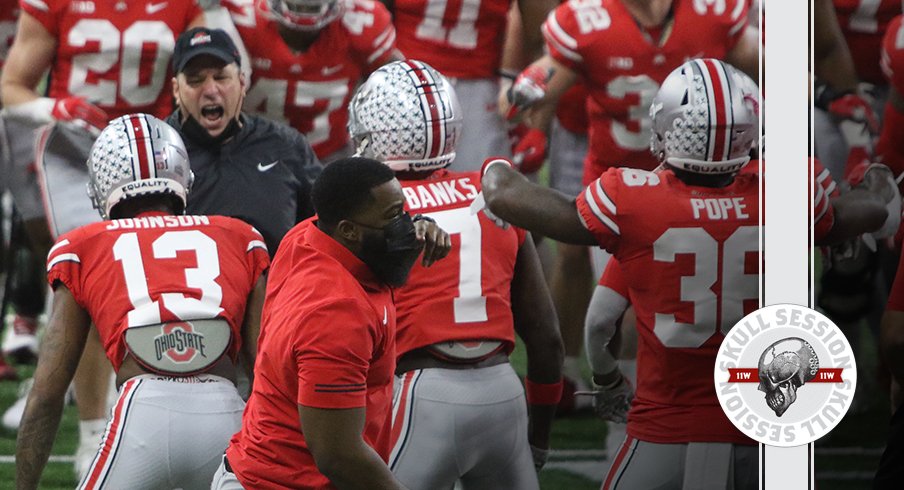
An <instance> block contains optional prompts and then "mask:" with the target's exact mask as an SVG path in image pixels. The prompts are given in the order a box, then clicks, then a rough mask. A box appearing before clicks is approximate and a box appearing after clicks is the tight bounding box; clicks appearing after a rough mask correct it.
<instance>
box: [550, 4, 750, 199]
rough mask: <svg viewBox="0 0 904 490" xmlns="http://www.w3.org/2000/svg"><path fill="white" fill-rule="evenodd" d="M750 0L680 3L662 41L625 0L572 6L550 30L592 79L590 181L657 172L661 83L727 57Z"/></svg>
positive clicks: (556, 47) (553, 44) (569, 62)
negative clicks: (653, 108) (611, 171)
mask: <svg viewBox="0 0 904 490" xmlns="http://www.w3.org/2000/svg"><path fill="white" fill-rule="evenodd" d="M747 3H748V2H747V0H732V1H719V2H699V1H694V0H674V1H673V5H672V8H673V11H674V17H673V21H672V23H671V26H670V27H667V28H666V29H663V34H662V38H661V40H660V41H659V42H654V41H653V40H652V38H651V37H650V35H648V34H647V33H646V32H645V31H644V30H642V29H641V28H640V27H638V24H637V23H636V22H635V20H634V18H633V17H632V16H631V14H630V13H629V12H628V10H627V9H626V8H625V6H624V5H623V4H622V2H621V0H570V1H568V2H567V3H563V4H562V5H559V6H558V7H557V8H556V10H555V11H553V12H551V13H550V14H549V17H548V18H547V20H546V22H545V23H544V24H543V35H544V36H545V37H546V45H547V47H548V49H549V54H550V55H551V56H552V57H553V58H555V59H556V61H559V62H560V63H562V64H564V65H565V66H568V67H569V68H571V69H572V70H574V71H576V72H577V73H579V74H580V75H582V76H583V77H584V80H585V81H586V83H587V91H588V94H589V97H588V101H587V110H588V114H589V118H590V151H589V152H588V154H587V159H586V160H585V165H584V183H585V184H587V183H590V182H591V181H593V179H595V178H597V177H599V176H600V175H601V174H602V173H603V172H604V171H605V170H606V169H607V168H609V167H614V166H625V167H633V168H643V169H648V170H651V169H653V168H655V167H656V165H658V162H656V159H655V158H654V157H653V155H651V154H650V135H651V127H652V121H651V119H650V104H651V103H652V101H653V97H654V96H655V95H656V92H657V90H659V84H660V83H662V81H663V80H664V79H665V77H666V76H668V74H669V73H671V71H672V70H673V69H675V68H676V67H677V66H679V65H681V63H683V62H684V61H685V60H687V59H688V58H701V57H707V58H719V59H722V58H725V55H726V53H728V52H729V51H730V50H731V49H732V48H733V47H734V45H735V44H736V43H737V41H738V39H739V38H740V36H741V34H742V33H743V32H744V28H745V27H746V25H747Z"/></svg>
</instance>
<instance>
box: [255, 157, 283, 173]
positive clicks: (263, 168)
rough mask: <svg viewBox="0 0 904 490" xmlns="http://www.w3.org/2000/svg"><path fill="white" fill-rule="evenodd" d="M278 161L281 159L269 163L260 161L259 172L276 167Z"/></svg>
mask: <svg viewBox="0 0 904 490" xmlns="http://www.w3.org/2000/svg"><path fill="white" fill-rule="evenodd" d="M277 163H279V160H275V161H274V162H273V163H268V164H267V165H264V164H263V163H258V164H257V171H258V172H266V171H267V170H270V169H271V168H273V167H275V166H276V164H277Z"/></svg>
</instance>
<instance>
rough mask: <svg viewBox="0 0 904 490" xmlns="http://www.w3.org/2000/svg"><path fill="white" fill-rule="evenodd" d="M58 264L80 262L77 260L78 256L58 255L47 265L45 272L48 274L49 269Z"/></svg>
mask: <svg viewBox="0 0 904 490" xmlns="http://www.w3.org/2000/svg"><path fill="white" fill-rule="evenodd" d="M60 262H75V263H77V264H80V263H81V262H82V261H81V260H79V258H78V255H75V254H60V255H57V256H56V257H54V258H52V259H51V260H50V262H48V263H47V272H50V269H53V266H55V265H57V264H59V263H60Z"/></svg>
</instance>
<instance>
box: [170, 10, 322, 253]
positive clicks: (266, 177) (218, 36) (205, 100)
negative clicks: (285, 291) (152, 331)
mask: <svg viewBox="0 0 904 490" xmlns="http://www.w3.org/2000/svg"><path fill="white" fill-rule="evenodd" d="M239 64H240V58H239V52H238V50H237V49H236V47H235V44H233V42H232V40H231V39H230V38H229V36H228V35H227V34H226V32H225V31H222V30H219V29H206V28H202V27H199V28H194V29H191V30H188V31H186V32H184V33H182V35H181V36H179V39H177V40H176V46H175V50H174V52H173V72H174V73H175V76H174V78H173V81H172V84H173V97H174V98H175V101H176V105H177V106H178V108H177V109H176V111H175V112H174V113H173V114H172V115H170V117H169V118H167V122H168V123H169V124H170V125H171V126H173V127H174V128H176V130H178V131H179V133H181V135H182V139H183V140H184V141H185V147H186V148H187V149H188V155H189V160H190V162H191V169H192V171H193V172H194V173H195V183H194V186H193V188H192V192H191V194H190V197H189V199H188V206H187V209H186V212H187V213H190V214H192V213H193V214H220V215H226V216H233V217H236V218H240V219H243V220H245V221H247V222H248V223H250V224H252V225H254V227H255V228H257V229H258V231H260V232H261V234H262V235H263V236H264V240H265V241H266V243H267V248H268V249H269V251H270V255H271V256H272V255H274V254H275V253H276V248H277V246H278V245H279V242H280V240H282V237H283V235H285V234H286V232H287V231H289V229H290V228H292V226H294V225H295V223H297V222H299V221H301V220H303V219H304V218H307V217H309V216H311V215H313V214H314V211H313V208H312V206H311V201H310V191H311V185H312V183H313V182H314V179H315V178H316V177H317V175H319V174H320V170H321V168H322V167H321V165H320V162H319V161H318V160H317V157H316V156H315V155H314V152H313V151H312V150H311V147H310V145H309V144H308V142H307V140H306V139H305V137H304V136H303V135H302V134H301V133H299V132H298V131H296V130H294V129H292V128H290V127H289V126H286V125H284V124H281V123H278V122H274V121H271V120H269V119H265V118H262V117H260V116H256V115H251V114H245V113H242V112H241V107H242V101H243V100H244V98H245V89H246V85H245V83H246V82H245V79H244V76H243V75H242V73H241V70H240V68H239Z"/></svg>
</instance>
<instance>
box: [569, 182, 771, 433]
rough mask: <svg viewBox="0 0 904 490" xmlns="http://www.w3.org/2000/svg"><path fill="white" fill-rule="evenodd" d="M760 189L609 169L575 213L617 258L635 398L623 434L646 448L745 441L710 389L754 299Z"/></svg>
mask: <svg viewBox="0 0 904 490" xmlns="http://www.w3.org/2000/svg"><path fill="white" fill-rule="evenodd" d="M758 192H759V183H758V176H757V175H754V174H750V173H741V174H738V175H737V176H735V180H734V182H733V183H732V184H731V185H729V186H727V187H723V188H709V187H697V186H689V185H686V184H684V183H683V182H681V181H680V180H679V179H678V178H677V177H676V176H675V174H674V173H672V172H671V171H663V172H660V173H653V172H647V171H642V170H634V169H624V168H618V169H610V170H608V171H606V173H605V174H603V176H602V177H600V178H599V179H597V180H596V181H595V182H593V183H592V184H590V186H588V187H587V188H586V189H585V190H584V192H583V193H581V194H580V195H579V196H578V197H577V207H578V213H579V214H580V217H581V220H582V221H583V223H584V225H585V226H586V227H587V229H588V230H589V231H590V232H591V233H592V234H593V236H594V237H596V239H597V240H598V242H599V244H600V245H601V246H602V247H603V248H605V249H606V250H608V251H609V252H611V253H612V254H613V255H614V256H615V258H616V259H618V262H619V265H620V266H621V271H622V273H623V275H624V277H625V280H626V281H627V284H628V287H629V288H630V298H629V299H630V301H631V303H632V304H633V306H634V310H635V312H636V316H637V331H638V346H637V371H638V372H637V393H636V397H635V399H634V404H633V405H632V407H631V412H630V414H629V417H628V433H629V434H631V435H632V436H634V437H636V438H638V439H640V440H644V441H649V442H657V443H681V442H692V441H709V442H736V443H750V442H751V441H750V440H749V439H748V438H746V437H745V436H744V435H743V434H741V432H739V431H738V430H737V429H736V428H735V427H734V425H732V424H731V422H730V421H729V420H728V418H727V417H726V416H725V414H724V413H723V412H722V409H721V407H720V406H719V401H718V399H717V398H716V392H715V387H714V385H713V377H712V373H713V365H714V362H715V359H716V353H717V352H718V349H719V345H720V344H721V342H722V339H723V338H724V333H725V332H728V331H729V330H730V329H731V328H732V327H733V326H734V324H735V323H736V322H738V321H739V320H740V319H741V318H742V317H743V316H744V315H745V314H747V313H750V312H752V311H753V310H755V309H756V308H757V307H758V302H759V299H758V298H759V288H758V284H759V265H760V259H759V199H758Z"/></svg>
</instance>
